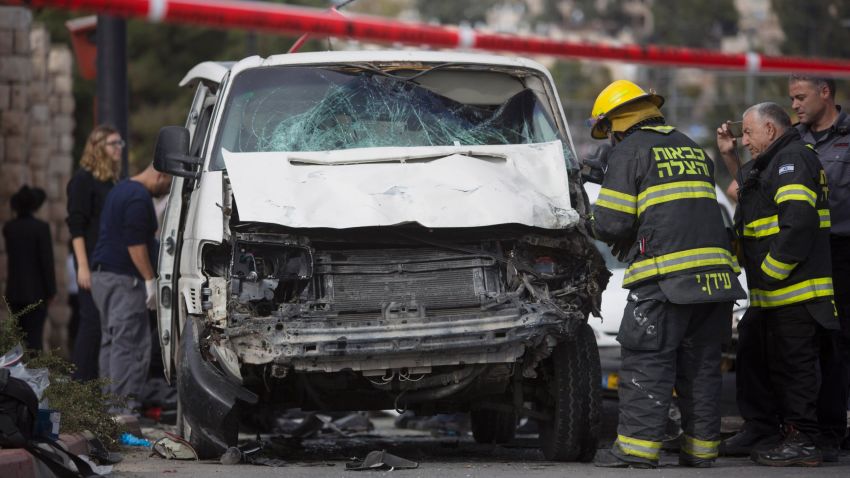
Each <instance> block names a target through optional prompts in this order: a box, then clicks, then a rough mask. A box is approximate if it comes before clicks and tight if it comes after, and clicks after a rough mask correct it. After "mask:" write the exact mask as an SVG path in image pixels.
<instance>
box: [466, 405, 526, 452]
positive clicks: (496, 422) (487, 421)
mask: <svg viewBox="0 0 850 478" xmlns="http://www.w3.org/2000/svg"><path fill="white" fill-rule="evenodd" d="M469 420H470V422H471V423H472V437H473V438H474V439H475V442H476V443H496V444H504V443H509V442H510V441H511V440H513V439H514V436H516V422H517V420H516V413H514V412H500V411H497V410H486V409H485V410H473V411H471V412H470V414H469Z"/></svg>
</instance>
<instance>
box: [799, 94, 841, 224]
mask: <svg viewBox="0 0 850 478" xmlns="http://www.w3.org/2000/svg"><path fill="white" fill-rule="evenodd" d="M838 110H839V113H838V118H836V119H835V123H834V124H833V125H832V126H830V127H829V129H828V130H827V133H826V134H825V135H823V136H821V138H820V140H818V141H815V138H814V136H813V135H812V132H811V131H810V130H809V126H808V125H804V124H802V123H801V124H798V125H796V127H797V130H798V131H799V132H800V136H802V137H803V141H805V142H807V143H809V144H812V145H814V147H815V150H816V151H817V152H818V157H819V158H820V162H821V164H823V169H824V171H826V178H827V181H829V215H830V219H831V221H832V227H831V233H832V234H834V235H839V236H850V116H848V115H847V113H845V112H843V111H841V107H839V108H838Z"/></svg>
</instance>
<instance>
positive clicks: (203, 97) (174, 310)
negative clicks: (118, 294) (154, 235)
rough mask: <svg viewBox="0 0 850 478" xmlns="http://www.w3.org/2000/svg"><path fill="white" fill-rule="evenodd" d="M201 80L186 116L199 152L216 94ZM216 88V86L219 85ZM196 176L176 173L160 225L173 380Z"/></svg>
mask: <svg viewBox="0 0 850 478" xmlns="http://www.w3.org/2000/svg"><path fill="white" fill-rule="evenodd" d="M216 87H217V85H210V86H209V87H208V86H207V85H206V84H204V82H200V83H199V84H198V87H197V89H196V90H195V98H194V99H193V100H192V106H191V108H190V110H189V116H188V118H187V119H186V128H187V129H188V130H189V135H190V138H191V143H190V148H189V154H190V155H192V156H200V155H201V153H202V149H203V144H204V141H205V139H206V136H207V130H208V129H209V125H210V118H211V116H212V110H213V107H214V106H215V99H216V95H215V92H214V91H213V90H212V89H211V88H216ZM216 89H217V88H216ZM194 182H195V181H194V180H191V179H188V178H181V177H174V179H173V180H172V182H171V191H170V192H169V194H168V203H167V206H166V208H165V214H164V215H163V218H162V224H161V226H160V250H159V261H158V264H157V296H158V297H157V298H158V299H159V300H158V301H157V323H158V330H159V343H160V346H161V349H162V364H163V368H164V371H165V378H166V379H167V380H168V381H169V383H171V373H172V370H173V369H174V363H173V360H174V357H176V355H177V348H176V347H177V344H178V343H179V338H180V337H179V332H180V325H181V321H180V317H181V314H184V315H185V306H184V305H183V304H182V301H181V300H180V295H179V292H178V289H179V288H178V287H177V284H178V280H179V274H180V251H181V249H182V247H181V243H182V236H183V234H182V229H183V224H184V223H185V214H186V209H187V208H188V198H189V195H190V194H191V192H192V189H193V187H194Z"/></svg>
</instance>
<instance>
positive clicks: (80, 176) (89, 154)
mask: <svg viewBox="0 0 850 478" xmlns="http://www.w3.org/2000/svg"><path fill="white" fill-rule="evenodd" d="M124 146H125V143H124V140H123V139H121V135H120V134H119V133H118V131H117V130H116V129H115V128H113V127H111V126H107V125H100V126H97V127H96V128H95V129H94V130H93V131H92V132H91V134H89V137H88V140H87V141H86V146H85V149H83V156H82V158H81V159H80V169H79V170H78V171H77V172H76V173H75V174H74V176H73V177H72V178H71V181H69V182H68V190H67V192H68V218H67V220H66V222H67V223H68V229H70V231H71V246H72V248H73V251H74V263H75V264H76V268H77V284H78V285H79V303H80V324H79V329H78V331H77V337H76V339H75V341H74V349H73V352H72V355H71V357H72V359H73V362H74V364H75V365H76V371H75V372H74V376H75V378H77V379H80V380H92V379H95V378H97V377H98V365H97V364H98V352H99V351H100V335H101V334H100V318H99V317H98V313H97V308H95V305H94V301H93V300H92V296H91V268H90V263H89V259H90V258H91V255H92V252H93V251H94V246H95V244H96V243H97V236H98V231H99V228H100V211H101V209H103V203H104V201H105V200H106V195H107V194H108V193H109V191H110V190H111V189H112V186H113V185H114V184H115V182H116V181H117V180H118V171H119V167H120V163H121V152H122V150H123V148H124Z"/></svg>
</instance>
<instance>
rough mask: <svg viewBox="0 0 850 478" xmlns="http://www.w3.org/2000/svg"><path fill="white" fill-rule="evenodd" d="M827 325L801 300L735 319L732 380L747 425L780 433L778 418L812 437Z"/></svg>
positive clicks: (754, 429)
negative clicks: (822, 324) (819, 321)
mask: <svg viewBox="0 0 850 478" xmlns="http://www.w3.org/2000/svg"><path fill="white" fill-rule="evenodd" d="M826 334H827V331H826V330H825V329H824V328H823V327H822V326H821V325H820V324H819V323H818V322H817V321H816V320H815V319H814V317H812V315H811V314H810V313H809V311H808V309H807V308H806V306H805V305H787V306H783V307H777V308H771V309H753V308H751V309H750V310H748V311H747V314H746V315H745V316H744V318H743V320H741V322H740V323H739V324H738V351H737V358H736V371H737V376H736V385H737V401H738V410H739V411H740V412H741V417H743V418H744V421H745V422H746V423H745V425H744V426H745V427H747V428H748V429H749V430H751V431H752V432H754V433H757V434H760V435H779V433H780V428H779V426H780V424H783V423H784V424H785V425H790V426H793V427H795V428H796V429H797V430H799V431H800V432H803V433H805V434H806V435H808V436H809V438H810V439H811V440H813V441H820V432H819V429H818V415H817V402H818V389H819V387H820V373H819V372H820V370H819V364H818V353H819V350H820V346H821V344H822V343H823V341H824V340H825V337H826Z"/></svg>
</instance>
